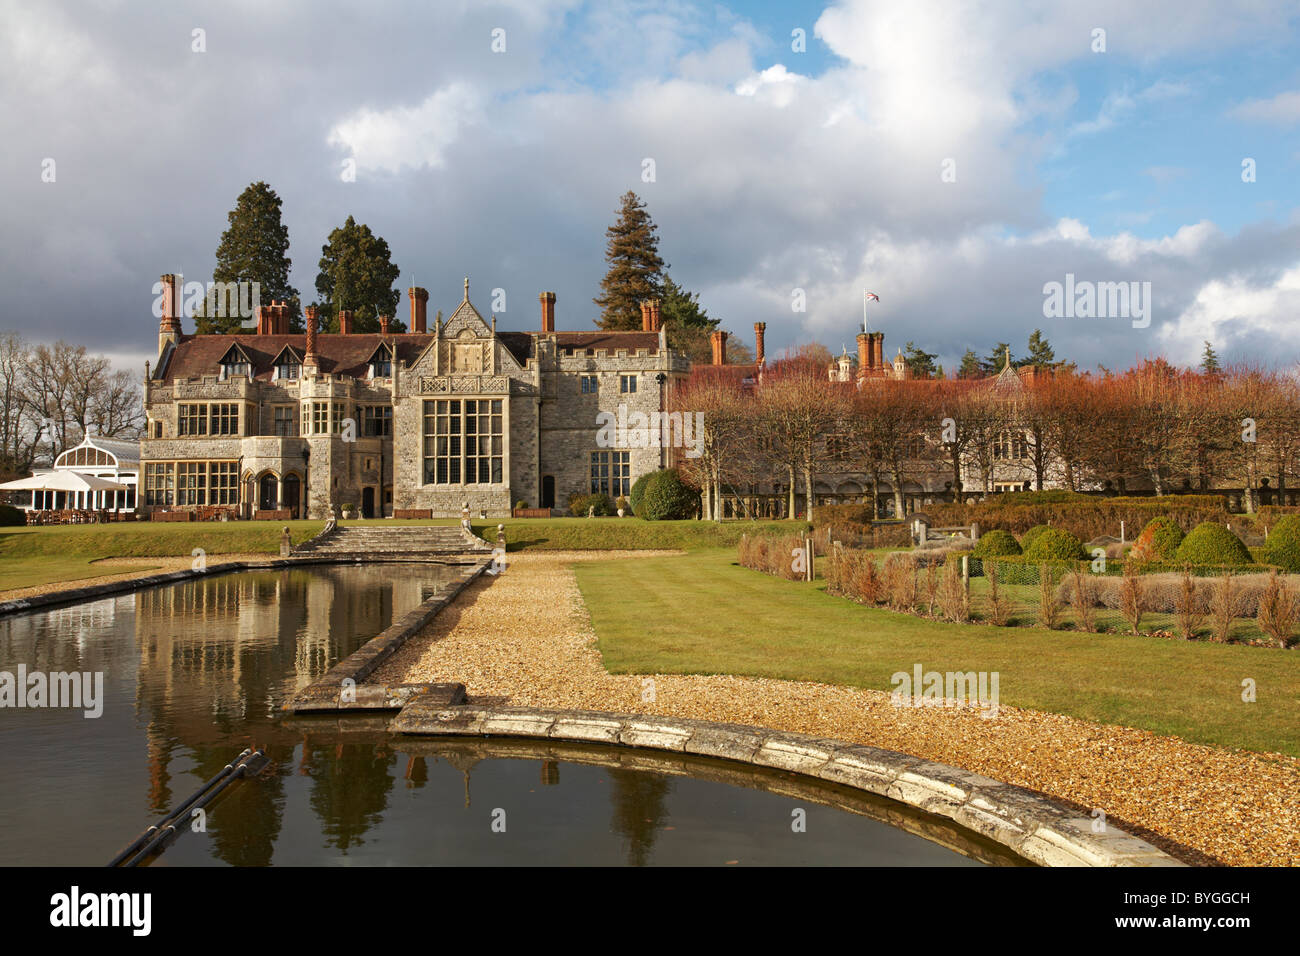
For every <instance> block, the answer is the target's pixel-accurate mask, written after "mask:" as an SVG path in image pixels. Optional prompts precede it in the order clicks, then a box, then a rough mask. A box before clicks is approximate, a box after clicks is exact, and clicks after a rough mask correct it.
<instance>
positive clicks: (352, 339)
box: [154, 332, 433, 384]
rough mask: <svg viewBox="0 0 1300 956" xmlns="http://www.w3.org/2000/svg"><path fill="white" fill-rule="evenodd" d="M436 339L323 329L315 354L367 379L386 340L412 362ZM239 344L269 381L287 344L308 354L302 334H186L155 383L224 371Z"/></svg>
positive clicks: (323, 366) (330, 370)
mask: <svg viewBox="0 0 1300 956" xmlns="http://www.w3.org/2000/svg"><path fill="white" fill-rule="evenodd" d="M432 341H433V335H432V334H430V333H412V332H403V333H399V334H395V335H380V334H379V333H377V332H376V333H355V334H351V335H342V334H339V333H322V334H320V335H317V336H316V354H317V356H319V358H320V370H321V372H322V373H326V374H332V375H350V376H352V377H353V378H365V377H366V375H367V374H368V373H369V371H370V358H371V356H372V355H374V354H375V350H376V349H377V348H378V347H379V344H380V343H381V342H388V343H391V345H392V347H393V351H394V360H395V361H405V362H407V363H408V364H410V363H413V362H414V361H415V359H416V358H417V357H418V356H419V355H420V353H421V352H422V351H424V349H425V348H426V347H427V346H428V344H429V343H430V342H432ZM235 345H238V346H239V348H240V349H241V350H242V351H243V353H244V354H245V355H247V356H248V361H249V364H250V365H251V366H252V371H253V378H254V379H258V380H262V381H270V380H271V378H272V375H273V374H274V372H275V363H276V360H277V359H278V358H279V357H280V354H281V353H282V352H284V350H285V349H286V348H292V349H293V351H294V352H296V353H298V354H304V353H305V352H306V336H305V335H303V334H302V333H297V334H293V333H289V334H284V335H182V336H181V337H180V339H179V340H178V341H177V343H176V347H175V349H174V350H172V352H171V354H170V356H168V355H167V353H164V359H165V361H160V362H159V363H158V365H159V367H158V369H157V370H155V372H154V381H156V382H164V383H168V384H170V383H171V382H174V381H176V380H178V379H186V378H201V377H202V376H204V375H219V374H220V372H221V360H222V358H224V357H225V355H226V353H227V352H229V351H230V349H231V348H232V347H233V346H235Z"/></svg>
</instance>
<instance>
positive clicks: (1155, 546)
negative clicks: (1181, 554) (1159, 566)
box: [1129, 515, 1184, 561]
mask: <svg viewBox="0 0 1300 956" xmlns="http://www.w3.org/2000/svg"><path fill="white" fill-rule="evenodd" d="M1183 537H1184V535H1183V529H1182V528H1180V527H1179V526H1178V523H1177V522H1176V521H1174V519H1172V518H1166V517H1164V516H1163V515H1161V516H1160V517H1158V518H1152V519H1151V520H1150V521H1148V522H1147V526H1146V527H1145V528H1143V529H1142V533H1141V534H1140V535H1138V539H1137V541H1136V542H1134V544H1133V550H1132V551H1131V552H1129V557H1130V558H1132V559H1133V560H1134V561H1169V560H1171V559H1172V558H1173V556H1174V553H1175V552H1176V551H1177V550H1178V546H1179V545H1180V544H1182V543H1183Z"/></svg>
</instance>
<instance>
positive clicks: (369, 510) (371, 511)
mask: <svg viewBox="0 0 1300 956" xmlns="http://www.w3.org/2000/svg"><path fill="white" fill-rule="evenodd" d="M374 516H375V489H374V488H362V489H361V517H363V518H373V517H374Z"/></svg>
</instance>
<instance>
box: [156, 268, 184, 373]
mask: <svg viewBox="0 0 1300 956" xmlns="http://www.w3.org/2000/svg"><path fill="white" fill-rule="evenodd" d="M158 281H159V282H161V283H162V318H161V319H159V320H158V354H159V355H161V354H162V350H163V349H165V348H166V347H167V345H168V344H173V345H174V344H175V343H176V342H177V340H179V339H180V337H181V318H180V316H181V308H180V305H181V277H180V276H178V275H176V274H175V273H171V272H169V273H167V275H165V276H162V277H161V278H160V279H159V280H158Z"/></svg>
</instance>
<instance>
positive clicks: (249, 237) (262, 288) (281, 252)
mask: <svg viewBox="0 0 1300 956" xmlns="http://www.w3.org/2000/svg"><path fill="white" fill-rule="evenodd" d="M280 206H281V201H280V197H279V196H277V195H276V193H275V190H274V189H272V188H271V187H270V186H268V185H267V184H266V183H264V182H260V181H259V182H255V183H252V184H250V185H249V186H248V188H247V189H245V190H244V191H243V192H242V193H240V194H239V198H238V199H237V200H236V201H235V208H234V209H232V210H231V211H230V213H229V214H228V215H227V217H226V218H227V219H228V220H229V222H230V227H229V228H228V229H226V231H225V232H223V233H222V234H221V242H220V243H218V244H217V257H216V258H217V265H216V268H215V269H213V270H212V281H213V282H214V283H227V282H256V283H257V284H258V299H259V301H260V304H262V305H270V304H271V302H272V301H281V302H288V303H289V328H290V329H291V330H292V331H295V332H300V331H302V318H301V316H302V312H301V309H300V308H299V302H298V290H297V289H295V288H294V287H293V286H292V285H290V284H289V268H290V266H292V265H293V260H291V259H290V258H289V227H288V226H286V225H285V224H284V222H283V221H282V220H281V218H280ZM220 311H224V312H225V313H226V314H225V315H224V316H222V315H219V314H217V313H218V307H217V303H216V302H215V299H214V300H213V301H211V302H206V303H205V304H204V306H202V307H201V308H200V309H199V310H198V311H197V312H196V313H195V315H194V324H195V328H196V330H197V331H198V332H200V333H205V334H212V333H231V332H247V331H250V330H251V326H252V317H251V316H249V317H247V318H248V319H249V322H248V325H244V324H243V322H244V317H241V316H239V315H236V314H232V313H233V312H234V311H235V308H234V305H233V304H231V303H229V301H227V302H225V303H223V307H222V308H221V309H220Z"/></svg>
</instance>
